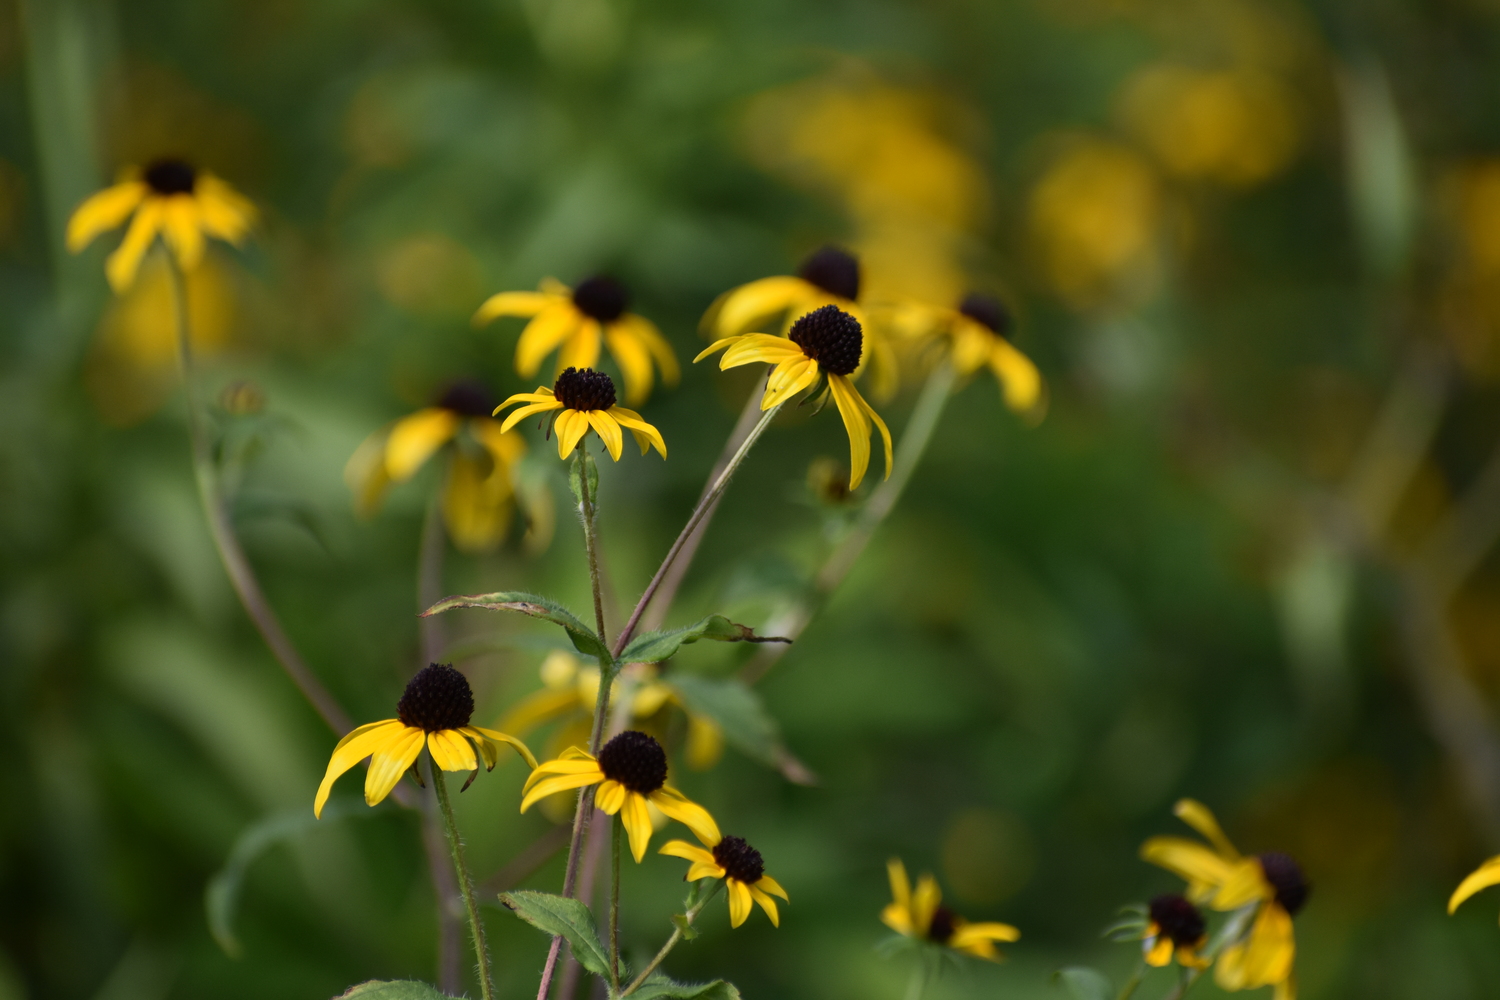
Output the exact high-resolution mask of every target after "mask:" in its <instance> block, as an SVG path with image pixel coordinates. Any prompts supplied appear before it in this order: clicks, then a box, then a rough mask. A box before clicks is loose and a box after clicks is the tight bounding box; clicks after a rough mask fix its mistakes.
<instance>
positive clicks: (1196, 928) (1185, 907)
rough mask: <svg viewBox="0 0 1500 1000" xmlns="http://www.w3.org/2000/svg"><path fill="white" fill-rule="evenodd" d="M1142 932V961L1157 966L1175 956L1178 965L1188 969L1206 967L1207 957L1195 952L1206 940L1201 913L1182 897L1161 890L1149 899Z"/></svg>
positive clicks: (1164, 963) (1166, 963) (1169, 962)
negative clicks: (1149, 904) (1146, 919)
mask: <svg viewBox="0 0 1500 1000" xmlns="http://www.w3.org/2000/svg"><path fill="white" fill-rule="evenodd" d="M1147 916H1148V921H1149V922H1148V923H1147V924H1146V933H1145V936H1144V938H1142V940H1141V951H1142V953H1143V954H1144V955H1145V958H1146V964H1147V965H1154V966H1157V967H1158V968H1160V967H1161V966H1164V965H1170V964H1171V962H1172V958H1173V957H1174V955H1175V957H1176V958H1177V962H1178V964H1179V965H1182V966H1185V967H1187V968H1190V969H1206V968H1208V966H1209V964H1210V960H1209V959H1205V958H1202V957H1201V956H1200V955H1199V954H1198V953H1199V952H1200V951H1201V950H1202V949H1203V944H1204V941H1205V940H1206V939H1207V935H1206V933H1205V931H1206V929H1207V924H1206V923H1205V922H1204V920H1203V914H1202V913H1200V912H1199V911H1198V908H1197V907H1196V906H1194V905H1193V904H1192V902H1191V901H1190V900H1188V899H1187V897H1185V896H1179V895H1177V894H1176V893H1163V894H1162V895H1160V896H1157V897H1156V898H1155V899H1153V900H1151V906H1150V908H1149V909H1148V911H1147Z"/></svg>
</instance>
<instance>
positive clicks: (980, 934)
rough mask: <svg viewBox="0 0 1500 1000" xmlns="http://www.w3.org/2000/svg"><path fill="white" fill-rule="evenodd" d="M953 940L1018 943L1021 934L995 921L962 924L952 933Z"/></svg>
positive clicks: (1007, 925) (1008, 925)
mask: <svg viewBox="0 0 1500 1000" xmlns="http://www.w3.org/2000/svg"><path fill="white" fill-rule="evenodd" d="M953 939H954V940H958V939H963V940H965V941H980V940H984V941H1019V940H1021V932H1020V931H1019V930H1017V929H1016V928H1014V927H1012V926H1011V925H1010V924H1002V923H999V922H997V921H984V922H981V923H973V924H971V923H967V922H966V923H964V924H962V925H960V926H959V927H958V928H957V929H956V930H954V932H953Z"/></svg>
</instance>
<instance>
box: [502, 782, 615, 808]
mask: <svg viewBox="0 0 1500 1000" xmlns="http://www.w3.org/2000/svg"><path fill="white" fill-rule="evenodd" d="M598 780H599V775H598V773H597V772H594V773H592V774H590V773H585V774H560V775H557V776H556V777H553V778H547V779H545V780H543V781H539V782H537V783H536V784H535V785H534V786H532V789H531V791H529V792H527V793H526V797H525V798H523V799H521V811H522V812H525V811H526V810H528V809H530V808H531V806H532V804H533V803H535V802H536V801H537V800H538V799H545V798H546V797H547V796H549V795H556V794H557V793H558V792H566V791H568V790H570V789H573V788H583V787H584V786H586V785H592V784H594V783H595V782H597V781H598Z"/></svg>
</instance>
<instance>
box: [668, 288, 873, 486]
mask: <svg viewBox="0 0 1500 1000" xmlns="http://www.w3.org/2000/svg"><path fill="white" fill-rule="evenodd" d="M726 347H727V348H728V350H726V351H724V357H723V358H722V359H720V361H719V367H720V368H734V367H737V366H738V365H748V364H750V363H752V362H755V361H764V362H765V363H766V364H771V365H775V366H776V367H775V369H774V370H773V371H772V372H771V377H770V379H769V380H768V381H767V382H766V393H765V395H764V396H763V397H762V398H761V401H760V408H761V409H762V410H769V409H770V408H771V407H773V406H775V405H777V404H778V403H784V402H786V401H787V400H788V399H791V398H792V397H793V396H795V395H796V394H797V393H799V392H801V391H802V390H804V389H808V388H811V389H813V391H814V394H815V395H818V396H821V395H822V393H823V392H825V391H826V392H830V393H832V394H833V401H834V402H835V403H836V404H837V405H838V408H839V416H841V417H843V418H844V429H845V430H846V431H848V432H849V466H850V473H849V488H850V489H851V490H852V489H855V488H857V487H858V486H859V484H860V480H862V479H864V478H865V470H866V469H867V468H869V466H870V421H871V420H873V421H874V422H875V426H876V427H878V428H879V429H880V436H881V437H882V438H883V439H884V440H885V475H886V478H887V479H889V478H890V475H891V432H890V430H889V429H888V428H887V427H886V426H885V421H884V420H881V419H880V414H878V413H876V412H875V409H874V407H872V406H871V405H870V404H869V403H866V402H865V400H864V397H863V396H861V395H860V394H859V390H858V389H856V388H854V383H853V382H850V381H849V374H850V373H851V372H853V371H854V369H855V368H856V367H858V365H859V358H860V354H861V352H862V351H863V350H864V329H863V327H862V326H861V325H860V322H859V320H858V319H856V318H855V317H854V316H852V315H850V314H849V313H847V312H844V311H843V310H841V309H840V308H839V307H838V306H833V305H828V306H823V307H821V308H819V309H815V310H813V311H812V312H810V313H808V314H806V315H805V316H802V317H801V318H800V319H798V320H797V321H796V322H795V323H793V324H792V328H791V330H790V331H789V332H788V333H787V335H786V336H785V337H773V336H771V335H770V334H767V333H751V334H745V335H742V336H735V337H725V338H724V339H722V340H717V341H715V342H714V343H712V344H710V345H709V346H708V347H707V348H706V349H705V350H704V351H703V353H701V354H699V355H698V356H697V357H696V358H694V359H693V361H694V362H698V361H702V360H703V359H704V358H706V357H708V356H709V355H710V354H712V353H714V352H715V351H720V350H724V348H726ZM825 385H826V389H825V388H824V386H825Z"/></svg>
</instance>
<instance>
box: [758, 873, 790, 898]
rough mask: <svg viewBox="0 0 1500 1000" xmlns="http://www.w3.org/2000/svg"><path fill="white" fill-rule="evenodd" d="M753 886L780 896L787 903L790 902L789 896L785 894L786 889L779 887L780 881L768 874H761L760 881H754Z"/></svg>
mask: <svg viewBox="0 0 1500 1000" xmlns="http://www.w3.org/2000/svg"><path fill="white" fill-rule="evenodd" d="M755 887H756V888H757V889H761V890H763V891H765V892H769V893H770V894H771V895H773V896H780V897H781V898H782V899H785V900H786V901H787V902H789V903H790V902H791V897H790V896H788V895H787V894H786V890H785V889H783V888H782V887H781V883H780V882H778V881H776V880H775V879H774V878H772V877H771V876H769V875H762V876H761V877H760V881H759V882H756V883H755Z"/></svg>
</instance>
